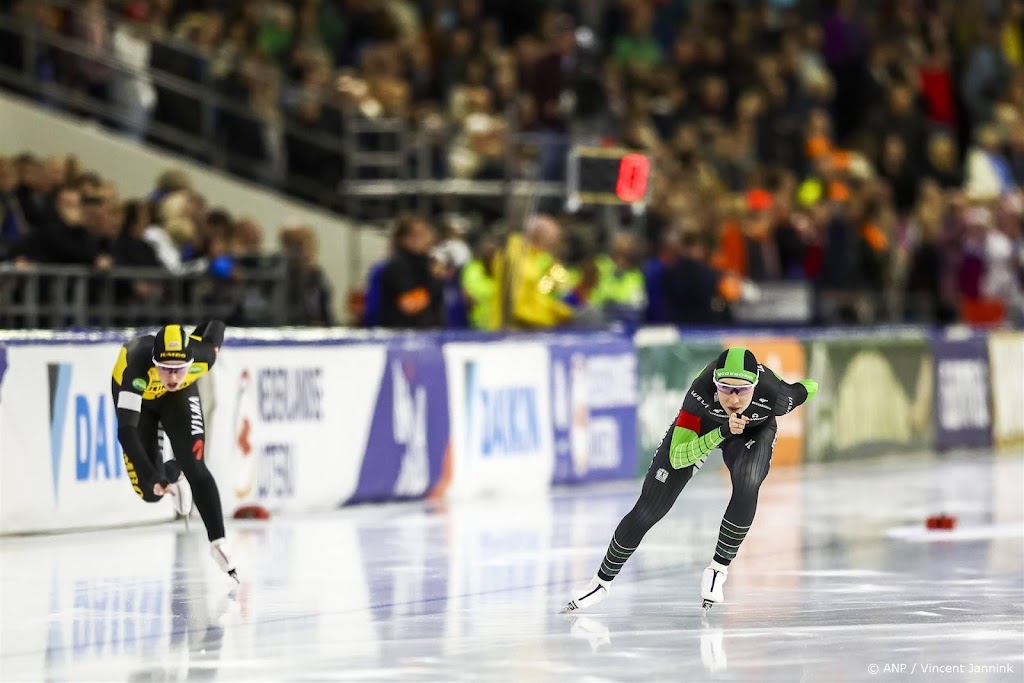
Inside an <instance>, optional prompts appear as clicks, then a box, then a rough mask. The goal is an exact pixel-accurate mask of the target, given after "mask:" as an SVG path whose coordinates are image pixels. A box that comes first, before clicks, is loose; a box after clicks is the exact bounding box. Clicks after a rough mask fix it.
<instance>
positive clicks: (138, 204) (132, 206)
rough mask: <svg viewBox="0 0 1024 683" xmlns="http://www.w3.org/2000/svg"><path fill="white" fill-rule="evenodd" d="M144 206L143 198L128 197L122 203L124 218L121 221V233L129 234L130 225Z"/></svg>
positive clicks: (135, 220)
mask: <svg viewBox="0 0 1024 683" xmlns="http://www.w3.org/2000/svg"><path fill="white" fill-rule="evenodd" d="M146 208H148V207H147V204H146V201H145V200H143V199H129V200H128V201H126V202H125V203H124V220H123V221H121V234H122V235H128V234H131V230H132V227H133V226H134V225H135V223H136V222H137V221H138V220H139V216H140V215H142V212H143V211H144V210H145V209H146Z"/></svg>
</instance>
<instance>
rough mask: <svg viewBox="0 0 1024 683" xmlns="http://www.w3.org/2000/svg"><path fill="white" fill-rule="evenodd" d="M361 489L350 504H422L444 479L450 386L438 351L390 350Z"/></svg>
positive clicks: (426, 348)
mask: <svg viewBox="0 0 1024 683" xmlns="http://www.w3.org/2000/svg"><path fill="white" fill-rule="evenodd" d="M387 354H388V355H387V364H386V366H385V369H384V374H383V377H382V379H381V385H380V391H379V392H378V394H377V403H376V406H375V408H374V411H373V423H372V425H371V426H370V436H369V439H368V440H367V446H366V453H365V454H364V455H363V463H362V469H361V471H360V473H359V484H358V486H357V487H356V491H355V494H353V496H352V498H350V499H349V500H348V502H349V503H354V502H362V501H374V500H395V499H403V498H420V497H422V496H424V495H425V494H426V493H427V492H428V491H429V490H430V489H431V487H433V486H434V485H435V484H436V483H437V482H438V480H439V479H440V478H441V469H442V466H443V464H444V457H445V451H446V450H447V448H448V432H449V424H448V383H447V378H446V376H445V366H444V355H443V354H442V352H441V348H440V347H439V346H434V345H422V346H408V347H402V346H390V347H389V348H388V352H387Z"/></svg>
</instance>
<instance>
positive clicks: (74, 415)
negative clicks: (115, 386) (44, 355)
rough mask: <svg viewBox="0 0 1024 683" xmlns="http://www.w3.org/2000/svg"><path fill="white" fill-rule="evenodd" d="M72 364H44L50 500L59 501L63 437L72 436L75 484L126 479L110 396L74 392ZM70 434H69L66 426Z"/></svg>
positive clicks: (103, 393)
mask: <svg viewBox="0 0 1024 683" xmlns="http://www.w3.org/2000/svg"><path fill="white" fill-rule="evenodd" d="M73 369H74V368H73V366H72V364H71V363H49V364H47V371H48V379H49V388H50V406H49V407H50V475H51V476H52V477H53V500H54V503H57V502H59V500H60V493H61V492H60V480H61V476H62V474H63V472H62V471H61V469H62V467H63V464H62V461H63V460H64V455H65V452H64V451H65V437H66V436H70V437H71V443H70V445H69V446H68V448H69V451H68V455H73V456H74V459H75V463H74V476H75V481H76V482H91V481H99V480H108V479H119V478H122V477H124V476H125V468H124V466H123V464H122V454H121V444H120V443H119V442H118V440H117V417H116V412H115V409H114V406H113V404H112V403H111V401H110V396H109V394H107V393H105V392H96V393H95V394H90V395H86V394H83V393H80V392H76V393H73V389H72V387H73V384H72V377H73ZM69 423H71V424H72V425H73V427H72V428H73V430H74V431H73V433H72V434H70V435H68V434H67V433H66V430H67V429H68V424H69Z"/></svg>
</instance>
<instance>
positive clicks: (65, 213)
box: [13, 185, 113, 270]
mask: <svg viewBox="0 0 1024 683" xmlns="http://www.w3.org/2000/svg"><path fill="white" fill-rule="evenodd" d="M35 228H36V229H35V231H34V232H33V233H32V234H31V235H29V236H28V237H27V238H26V239H25V240H23V241H22V242H21V243H20V244H19V245H17V246H15V248H14V251H15V253H14V254H13V255H14V256H15V257H20V258H22V259H25V260H27V261H29V262H35V263H53V264H63V265H90V266H94V267H96V268H98V269H101V270H105V269H108V268H110V267H111V266H112V265H113V259H112V258H111V256H110V254H109V253H107V252H104V251H101V241H100V239H99V238H98V237H97V236H96V235H94V234H91V233H90V232H89V231H88V229H87V228H86V227H85V226H84V225H83V209H82V196H81V193H80V192H79V191H78V189H77V188H75V187H73V186H70V185H64V186H62V187H60V188H58V189H57V191H56V193H55V211H54V213H53V214H52V215H51V216H49V217H48V218H47V219H46V220H44V221H43V222H42V223H40V224H39V225H38V226H35Z"/></svg>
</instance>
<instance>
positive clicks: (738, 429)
mask: <svg viewBox="0 0 1024 683" xmlns="http://www.w3.org/2000/svg"><path fill="white" fill-rule="evenodd" d="M748 422H750V418H749V417H746V416H740V415H737V414H731V415H729V431H730V432H732V433H733V434H742V433H743V430H744V429H745V428H746V426H747V423H748Z"/></svg>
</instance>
